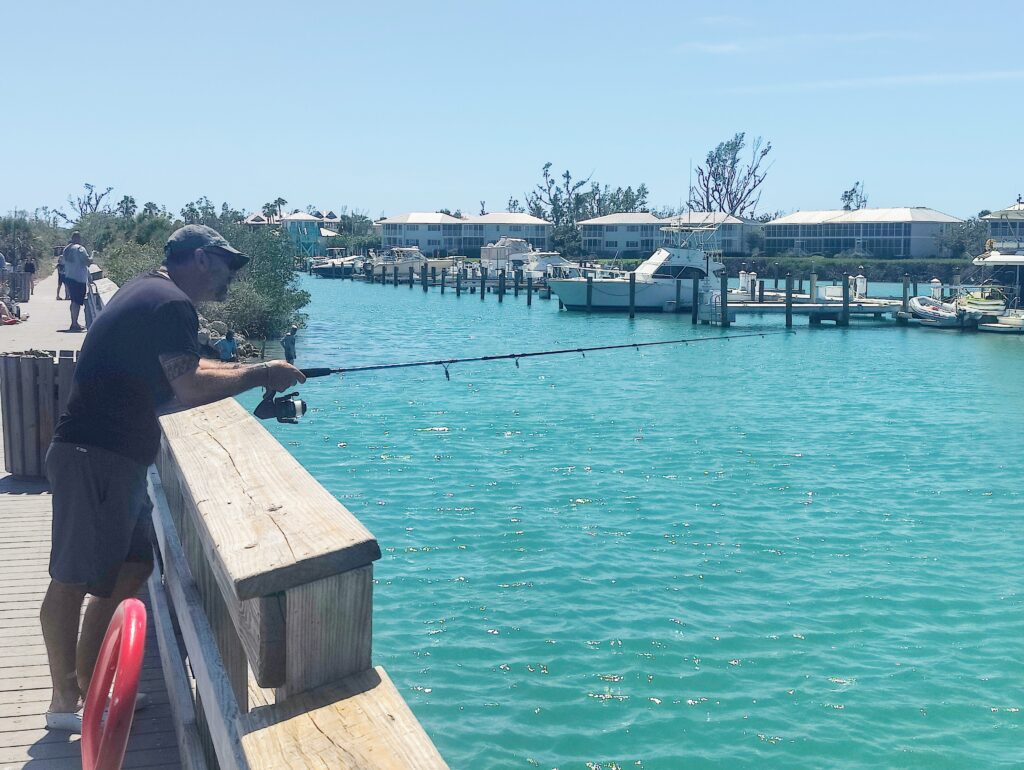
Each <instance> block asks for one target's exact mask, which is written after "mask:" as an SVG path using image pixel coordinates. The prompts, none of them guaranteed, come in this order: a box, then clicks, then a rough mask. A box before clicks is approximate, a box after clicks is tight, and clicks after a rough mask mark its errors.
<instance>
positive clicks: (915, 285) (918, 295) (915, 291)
mask: <svg viewBox="0 0 1024 770" xmlns="http://www.w3.org/2000/svg"><path fill="white" fill-rule="evenodd" d="M913 296H915V297H920V296H921V295H920V294H918V293H917V281H914V294H913Z"/></svg>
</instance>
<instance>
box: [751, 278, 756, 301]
mask: <svg viewBox="0 0 1024 770" xmlns="http://www.w3.org/2000/svg"><path fill="white" fill-rule="evenodd" d="M750 301H751V302H757V281H751V282H750Z"/></svg>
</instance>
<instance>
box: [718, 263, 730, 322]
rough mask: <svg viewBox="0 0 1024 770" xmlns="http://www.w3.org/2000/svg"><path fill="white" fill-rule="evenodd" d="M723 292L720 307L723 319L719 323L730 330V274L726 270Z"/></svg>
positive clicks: (723, 279) (723, 276)
mask: <svg viewBox="0 0 1024 770" xmlns="http://www.w3.org/2000/svg"><path fill="white" fill-rule="evenodd" d="M721 291H722V301H721V303H720V307H721V311H722V318H721V319H720V321H719V323H720V324H721V325H722V326H724V327H726V328H728V326H729V274H728V273H727V272H726V271H725V270H723V271H722V283H721Z"/></svg>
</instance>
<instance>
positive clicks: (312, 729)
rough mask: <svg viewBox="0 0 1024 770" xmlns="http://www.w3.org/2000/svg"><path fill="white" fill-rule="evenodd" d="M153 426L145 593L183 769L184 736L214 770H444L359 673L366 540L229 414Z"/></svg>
mask: <svg viewBox="0 0 1024 770" xmlns="http://www.w3.org/2000/svg"><path fill="white" fill-rule="evenodd" d="M161 422H162V426H163V431H164V439H163V445H162V449H161V452H160V458H159V460H158V462H157V469H156V470H154V471H153V472H151V474H150V478H151V484H152V493H153V497H154V500H155V503H156V506H155V510H154V525H155V530H156V532H157V537H158V540H159V544H160V552H161V555H162V562H163V566H164V579H163V584H161V583H160V581H159V578H158V577H156V578H154V579H153V580H151V591H152V592H153V593H154V594H155V596H154V604H155V606H156V607H157V608H158V615H159V607H161V606H163V604H164V603H165V602H164V599H163V590H164V588H166V591H167V594H169V596H170V599H171V603H172V604H173V606H174V610H175V613H176V615H177V618H178V624H179V626H180V629H181V634H182V638H183V640H184V644H185V650H186V654H187V657H188V659H189V661H190V663H191V668H192V671H193V672H194V674H195V691H196V697H195V699H194V701H192V700H191V698H190V697H189V693H191V689H190V688H189V687H188V686H187V685H186V684H183V681H184V672H183V670H182V669H181V657H180V653H179V651H178V649H177V648H176V647H175V646H173V645H172V644H171V642H172V641H173V633H170V632H168V630H167V629H166V628H165V629H163V631H162V632H160V633H159V634H158V635H159V636H160V637H161V655H162V657H163V662H164V665H165V675H166V676H168V678H169V681H168V684H169V687H168V690H169V692H171V694H172V706H173V707H174V708H175V710H176V711H177V713H178V722H179V734H180V736H181V738H182V740H183V742H185V743H186V744H188V743H191V744H192V745H185V746H183V757H184V758H185V761H186V763H187V764H190V765H195V764H198V761H199V760H198V753H197V752H196V751H195V747H194V743H195V736H196V735H200V736H202V738H201V742H202V743H203V744H204V750H205V755H206V758H207V761H208V762H210V764H211V765H212V760H213V758H214V757H215V758H216V761H217V762H218V763H219V765H220V767H221V768H224V769H225V770H227V768H245V767H248V768H260V769H262V768H283V767H305V766H309V767H324V768H325V767H330V768H348V767H353V768H370V767H373V768H396V770H397V768H416V767H423V768H438V767H445V764H444V761H443V759H442V758H441V756H440V755H439V754H438V752H437V750H436V749H435V748H434V746H433V745H432V744H431V742H430V740H429V738H428V737H427V736H426V734H425V733H424V731H423V729H422V728H421V727H420V725H419V724H418V722H417V721H416V719H415V717H414V716H413V715H412V712H411V711H410V710H409V708H408V706H407V705H406V704H405V702H404V701H403V700H402V698H401V696H400V695H399V694H398V692H397V691H396V689H395V687H394V685H393V684H392V683H391V681H390V680H389V679H388V677H387V675H386V673H385V672H384V671H383V669H380V668H373V667H372V665H371V627H372V623H371V621H372V607H373V566H372V564H373V561H375V560H376V559H378V558H379V557H380V548H379V546H378V544H377V541H376V540H375V539H374V537H373V536H372V535H371V534H370V533H369V531H367V529H366V528H365V527H364V526H363V525H362V524H361V523H360V522H359V521H358V520H357V519H356V518H355V517H354V516H353V515H352V514H351V513H349V511H348V510H346V509H345V507H344V506H342V505H341V503H339V502H338V501H337V500H336V499H334V498H333V497H332V496H331V495H330V494H329V493H328V492H327V491H326V490H325V489H324V488H323V487H321V486H320V484H319V483H317V481H316V480H315V479H314V478H313V477H312V476H310V475H309V473H308V472H307V471H306V470H305V469H304V468H302V466H300V465H299V464H298V463H297V462H296V461H295V460H294V459H293V458H292V457H291V455H289V454H288V453H287V452H286V451H285V450H284V448H283V447H281V446H280V444H278V443H277V441H275V440H274V438H273V437H271V436H270V435H269V434H268V433H267V432H266V431H265V430H264V428H263V427H262V426H261V425H260V424H259V423H258V422H257V421H256V420H255V419H254V418H253V417H251V416H250V415H249V414H248V413H247V412H246V411H245V410H244V409H242V407H241V406H240V405H239V404H238V403H237V402H235V401H233V400H227V401H221V402H219V403H217V404H212V405H210V406H207V407H203V408H200V409H193V410H190V411H187V412H182V413H179V414H176V415H171V416H168V417H164V418H162V421H161ZM172 680H173V681H172ZM175 693H178V698H177V701H178V702H177V703H174V700H175V695H174V694H175ZM190 757H191V759H189V758H190Z"/></svg>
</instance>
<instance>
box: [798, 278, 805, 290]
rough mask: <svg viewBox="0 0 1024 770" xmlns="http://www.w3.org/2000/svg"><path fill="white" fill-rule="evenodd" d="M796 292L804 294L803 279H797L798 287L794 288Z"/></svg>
mask: <svg viewBox="0 0 1024 770" xmlns="http://www.w3.org/2000/svg"><path fill="white" fill-rule="evenodd" d="M796 290H797V292H798V293H799V294H803V293H804V279H803V278H800V279H798V285H797V287H796Z"/></svg>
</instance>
